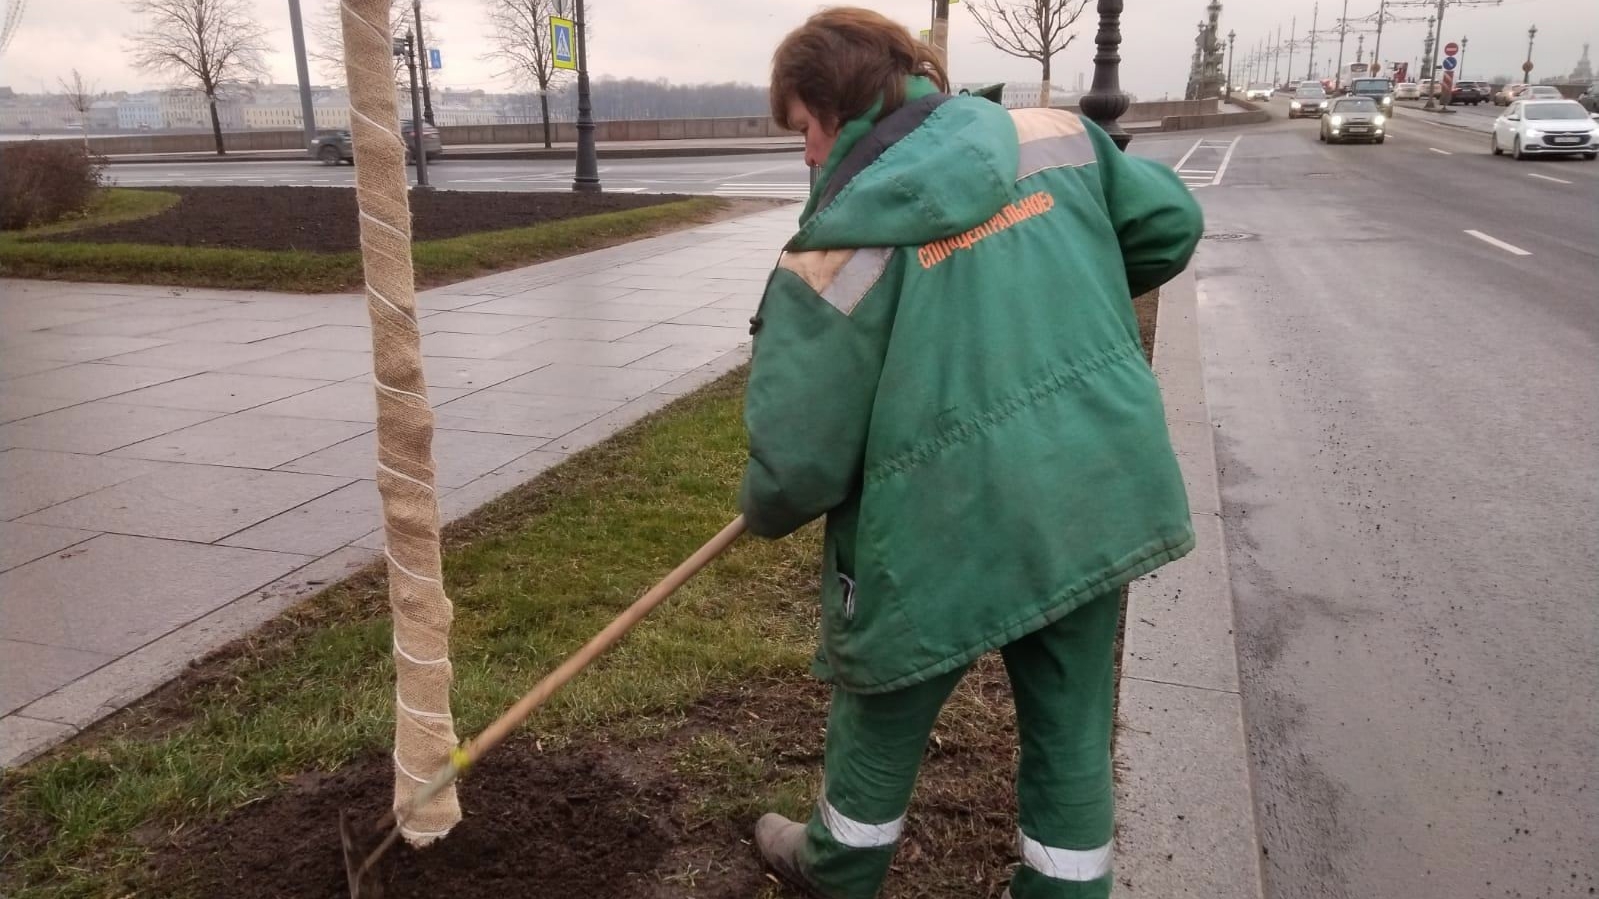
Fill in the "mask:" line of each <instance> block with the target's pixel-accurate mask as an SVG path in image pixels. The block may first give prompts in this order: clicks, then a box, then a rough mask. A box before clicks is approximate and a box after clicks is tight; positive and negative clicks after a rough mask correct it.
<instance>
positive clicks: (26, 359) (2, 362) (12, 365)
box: [0, 352, 72, 380]
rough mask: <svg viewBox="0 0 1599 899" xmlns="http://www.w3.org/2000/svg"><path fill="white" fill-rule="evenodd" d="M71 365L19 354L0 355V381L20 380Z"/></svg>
mask: <svg viewBox="0 0 1599 899" xmlns="http://www.w3.org/2000/svg"><path fill="white" fill-rule="evenodd" d="M71 364H72V363H70V362H63V361H61V360H60V359H46V358H44V357H42V356H30V355H27V354H26V353H21V352H8V353H0V379H8V380H9V379H11V378H20V377H23V376H24V375H31V374H36V373H38V372H41V371H50V370H51V369H53V368H65V367H66V366H68V365H71Z"/></svg>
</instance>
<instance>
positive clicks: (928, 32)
mask: <svg viewBox="0 0 1599 899" xmlns="http://www.w3.org/2000/svg"><path fill="white" fill-rule="evenodd" d="M918 36H919V37H921V39H922V43H924V44H928V45H931V44H932V43H933V30H932V29H931V28H923V29H922V30H921V32H920V33H919V35H918Z"/></svg>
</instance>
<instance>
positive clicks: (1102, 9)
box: [1079, 0, 1132, 150]
mask: <svg viewBox="0 0 1599 899" xmlns="http://www.w3.org/2000/svg"><path fill="white" fill-rule="evenodd" d="M1097 9H1098V12H1099V31H1098V33H1096V34H1095V35H1094V45H1095V46H1096V47H1098V48H1099V51H1098V52H1097V53H1095V54H1094V81H1093V84H1091V85H1089V88H1088V93H1086V94H1084V95H1083V99H1082V101H1081V103H1080V104H1079V105H1080V106H1081V107H1082V110H1083V114H1084V115H1086V116H1088V118H1089V119H1090V120H1092V121H1093V122H1094V124H1096V125H1098V126H1099V127H1101V128H1103V129H1105V133H1106V134H1108V135H1110V139H1111V140H1113V141H1115V142H1116V146H1118V147H1121V148H1122V149H1124V150H1125V149H1126V148H1127V143H1128V141H1130V140H1132V135H1130V134H1128V133H1127V132H1126V131H1125V130H1124V129H1123V128H1122V126H1121V124H1120V123H1119V122H1117V121H1116V120H1117V119H1119V118H1121V117H1122V114H1123V113H1125V112H1126V111H1127V107H1128V105H1130V103H1131V102H1132V101H1130V100H1129V99H1128V98H1127V95H1126V94H1125V93H1123V92H1122V88H1121V76H1120V69H1121V62H1122V58H1121V54H1120V53H1118V52H1117V50H1118V49H1120V47H1121V43H1122V32H1121V17H1122V0H1098V5H1097Z"/></svg>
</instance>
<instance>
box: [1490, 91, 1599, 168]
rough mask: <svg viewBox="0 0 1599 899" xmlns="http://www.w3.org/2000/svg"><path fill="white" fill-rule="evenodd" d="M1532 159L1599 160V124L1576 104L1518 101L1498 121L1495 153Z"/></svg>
mask: <svg viewBox="0 0 1599 899" xmlns="http://www.w3.org/2000/svg"><path fill="white" fill-rule="evenodd" d="M1506 151H1508V152H1509V153H1510V154H1511V155H1512V156H1514V157H1515V158H1517V159H1526V158H1527V157H1528V156H1547V155H1550V154H1576V153H1581V154H1582V156H1583V158H1585V159H1595V158H1599V122H1595V121H1594V119H1593V118H1592V117H1590V116H1589V115H1588V110H1586V109H1583V108H1582V104H1581V103H1578V102H1577V101H1576V100H1517V101H1516V102H1514V103H1512V104H1510V106H1509V108H1507V109H1506V110H1505V114H1504V115H1502V116H1500V117H1499V118H1497V119H1495V120H1494V133H1493V153H1494V155H1495V156H1499V155H1501V154H1503V153H1505V152H1506Z"/></svg>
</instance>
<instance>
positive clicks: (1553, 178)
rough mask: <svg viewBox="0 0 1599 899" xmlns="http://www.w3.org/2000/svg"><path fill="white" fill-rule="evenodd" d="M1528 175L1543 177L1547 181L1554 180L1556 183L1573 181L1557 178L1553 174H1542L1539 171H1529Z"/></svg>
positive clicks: (1529, 176) (1530, 176)
mask: <svg viewBox="0 0 1599 899" xmlns="http://www.w3.org/2000/svg"><path fill="white" fill-rule="evenodd" d="M1527 177H1528V178H1542V179H1543V180H1545V181H1553V182H1554V183H1556V184H1570V183H1571V182H1570V181H1567V180H1566V179H1564V178H1556V177H1554V176H1552V175H1540V174H1538V173H1537V172H1528V173H1527Z"/></svg>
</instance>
